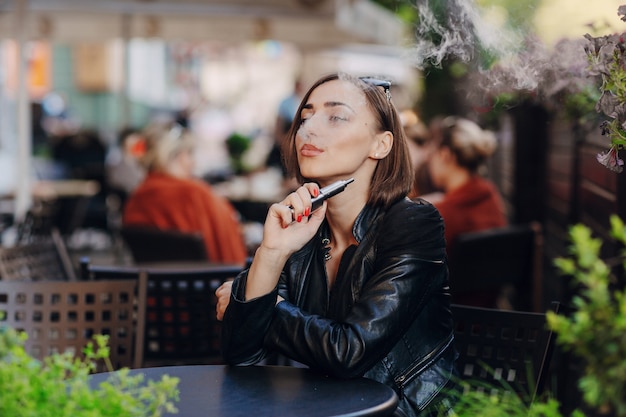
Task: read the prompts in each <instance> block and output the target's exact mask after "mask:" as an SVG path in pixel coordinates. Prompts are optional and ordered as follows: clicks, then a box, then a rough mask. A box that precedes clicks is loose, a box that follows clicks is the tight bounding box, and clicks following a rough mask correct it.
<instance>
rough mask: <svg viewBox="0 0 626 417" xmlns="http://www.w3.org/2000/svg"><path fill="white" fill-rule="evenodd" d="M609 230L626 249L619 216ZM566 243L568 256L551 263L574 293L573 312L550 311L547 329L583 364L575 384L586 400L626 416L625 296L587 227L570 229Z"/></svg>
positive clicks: (624, 234)
mask: <svg viewBox="0 0 626 417" xmlns="http://www.w3.org/2000/svg"><path fill="white" fill-rule="evenodd" d="M611 231H612V236H613V237H614V238H615V239H617V240H618V241H619V242H620V243H622V244H624V245H626V228H625V227H624V223H623V222H622V220H621V219H619V218H618V217H617V216H612V217H611ZM570 238H571V241H572V244H571V246H570V252H571V257H569V258H558V259H556V260H555V264H556V266H557V267H558V268H559V269H560V271H561V272H562V273H563V274H565V275H567V276H569V277H571V279H572V283H573V284H574V285H576V286H577V288H578V291H577V294H576V295H575V296H574V297H573V299H572V309H573V311H572V314H571V315H570V316H564V315H557V314H554V313H552V312H548V314H547V315H548V325H549V326H550V328H551V329H553V330H554V331H555V332H556V333H557V342H558V343H559V344H560V345H561V346H562V347H563V348H564V349H567V350H569V351H571V352H572V353H573V354H575V355H576V356H578V357H579V358H581V359H582V360H583V361H584V364H585V365H584V372H583V375H582V376H581V378H580V380H579V382H578V385H579V388H580V390H581V391H582V393H583V399H584V401H585V402H586V403H587V404H588V405H590V406H592V407H594V408H596V409H598V410H599V409H606V408H609V409H610V410H612V411H613V412H614V413H615V415H616V416H626V397H625V396H624V393H625V392H626V293H625V292H624V291H623V290H619V289H616V288H614V285H613V284H614V281H615V277H614V275H613V273H612V271H611V268H610V267H609V266H608V265H607V263H606V262H604V261H603V260H602V259H601V258H600V249H601V247H602V241H601V240H600V239H597V238H594V237H592V235H591V231H590V229H589V228H588V227H587V226H584V225H581V224H578V225H575V226H572V227H571V229H570ZM624 255H626V252H623V253H622V256H624ZM624 259H626V257H624ZM624 267H625V268H626V263H625V264H624Z"/></svg>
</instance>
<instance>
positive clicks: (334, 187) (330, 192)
mask: <svg viewBox="0 0 626 417" xmlns="http://www.w3.org/2000/svg"><path fill="white" fill-rule="evenodd" d="M353 181H354V178H348V179H347V180H339V181H336V182H333V183H332V184H330V185H327V186H326V187H324V188H320V194H319V195H318V196H317V197H314V198H312V199H311V213H313V212H314V211H315V210H317V209H318V208H320V207H321V206H322V203H323V202H324V201H325V200H327V199H329V198H331V197H332V196H334V195H337V194H339V193H340V192H342V191H343V190H345V189H346V187H347V185H348V184H350V183H351V182H353ZM292 211H293V208H292Z"/></svg>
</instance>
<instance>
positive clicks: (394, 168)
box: [282, 73, 413, 207]
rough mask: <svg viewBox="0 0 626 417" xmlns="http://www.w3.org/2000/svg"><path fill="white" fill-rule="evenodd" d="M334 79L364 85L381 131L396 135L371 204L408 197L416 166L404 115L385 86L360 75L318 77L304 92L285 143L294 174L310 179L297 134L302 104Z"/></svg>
mask: <svg viewBox="0 0 626 417" xmlns="http://www.w3.org/2000/svg"><path fill="white" fill-rule="evenodd" d="M333 80H344V81H350V82H351V83H353V84H354V85H356V86H358V87H359V88H361V90H362V91H363V94H364V95H365V99H366V101H367V104H368V106H370V108H371V109H372V111H373V113H374V117H375V118H376V120H377V128H378V130H379V132H385V131H389V132H391V134H392V135H393V146H392V148H391V151H390V152H389V154H388V155H387V156H386V157H385V158H383V159H381V160H379V161H378V165H377V167H376V170H375V171H374V175H373V176H372V183H371V187H370V194H369V198H368V204H370V205H372V206H383V207H388V206H389V205H391V204H392V203H394V202H395V201H397V200H399V199H400V198H403V197H405V196H406V195H407V194H408V193H409V191H410V190H411V187H412V182H413V167H412V165H411V160H410V158H409V152H408V149H407V144H406V135H405V133H404V129H403V128H402V124H401V123H400V117H399V116H398V112H397V110H396V108H395V106H394V105H393V103H392V102H391V101H390V100H389V99H388V98H387V95H386V94H385V91H384V90H383V88H381V87H377V86H375V85H373V84H369V83H367V82H365V81H363V80H361V79H359V78H357V77H354V76H351V75H347V74H344V73H333V74H329V75H326V76H324V77H322V78H320V79H319V80H317V81H316V82H315V83H314V84H313V85H312V86H311V88H309V90H308V91H307V92H306V94H305V95H304V97H303V99H302V102H301V103H300V106H299V107H298V111H297V113H296V116H295V118H294V120H293V123H292V124H291V128H290V129H289V132H288V133H287V138H286V140H285V141H284V142H283V144H282V154H283V163H284V165H285V169H286V170H287V172H288V173H289V174H290V175H291V176H295V177H296V179H297V180H298V182H300V183H303V182H306V181H310V180H309V179H307V178H304V177H303V176H302V174H301V173H300V166H299V165H298V156H297V150H296V147H295V138H296V133H297V132H298V129H299V128H300V124H301V123H302V108H303V107H304V105H305V104H306V103H307V102H308V100H309V97H310V96H311V93H312V92H313V90H315V89H316V88H317V87H319V86H320V85H322V84H324V83H327V82H329V81H333Z"/></svg>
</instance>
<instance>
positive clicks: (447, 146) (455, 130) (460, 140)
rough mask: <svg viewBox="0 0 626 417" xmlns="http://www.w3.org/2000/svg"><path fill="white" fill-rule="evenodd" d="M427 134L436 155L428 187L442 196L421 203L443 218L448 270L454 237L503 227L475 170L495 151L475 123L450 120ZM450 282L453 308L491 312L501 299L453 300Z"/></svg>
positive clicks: (498, 202) (497, 199)
mask: <svg viewBox="0 0 626 417" xmlns="http://www.w3.org/2000/svg"><path fill="white" fill-rule="evenodd" d="M432 131H433V133H434V136H433V140H434V141H435V143H436V144H437V149H436V150H435V151H434V153H433V154H432V155H431V157H430V159H429V162H428V169H429V172H430V176H431V178H432V181H433V183H434V185H435V186H436V187H440V188H441V189H442V190H443V193H442V194H441V193H440V194H430V195H425V196H422V198H423V199H425V200H427V201H430V202H431V203H433V204H434V205H435V207H437V209H438V210H439V213H440V214H441V216H442V217H443V221H444V226H445V238H446V251H447V253H448V259H449V260H450V264H454V256H455V253H454V250H455V247H454V244H455V240H456V238H457V237H458V236H459V235H460V234H462V233H466V232H476V231H481V230H486V229H491V228H495V227H501V226H505V225H506V224H507V218H506V214H505V209H504V204H503V202H502V198H501V196H500V193H499V191H498V190H497V189H496V187H495V185H494V184H493V183H492V182H490V181H489V180H487V179H486V178H484V177H483V176H482V175H481V168H483V167H484V163H485V162H486V161H487V159H488V158H489V157H490V156H491V155H492V154H493V153H494V151H495V149H496V138H495V135H494V134H493V133H492V132H490V131H486V130H483V129H481V128H480V127H479V126H478V125H477V124H476V123H474V122H472V121H470V120H467V119H463V118H456V117H447V118H445V119H442V120H441V122H440V123H439V124H438V126H437V128H436V129H433V130H432ZM434 196H437V197H434ZM450 278H451V289H452V294H453V302H455V303H459V304H465V305H473V306H478V307H495V306H496V305H497V304H498V301H497V300H499V299H502V297H501V295H502V294H501V293H500V292H499V291H497V292H485V291H480V292H470V293H462V294H455V293H454V280H455V277H454V275H453V274H452V271H451V275H450Z"/></svg>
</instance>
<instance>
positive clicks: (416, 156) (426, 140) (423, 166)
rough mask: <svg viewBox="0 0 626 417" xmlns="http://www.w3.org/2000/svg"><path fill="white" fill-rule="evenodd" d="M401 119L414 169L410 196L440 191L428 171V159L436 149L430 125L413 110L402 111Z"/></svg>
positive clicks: (415, 196)
mask: <svg viewBox="0 0 626 417" xmlns="http://www.w3.org/2000/svg"><path fill="white" fill-rule="evenodd" d="M400 121H401V122H402V127H403V129H404V133H405V134H406V137H407V139H408V140H407V146H408V149H409V154H410V156H411V164H412V165H413V170H414V180H413V188H412V190H411V192H410V193H409V197H410V198H412V199H414V198H417V197H419V196H421V195H424V194H429V193H433V192H435V191H438V189H437V188H436V187H435V185H434V184H433V182H432V180H431V178H430V173H429V171H428V159H429V158H430V156H431V155H432V153H433V151H434V150H435V149H436V146H435V145H434V142H433V141H432V140H431V133H430V131H429V129H428V127H427V126H426V124H424V123H423V122H422V121H421V120H420V118H419V117H418V115H417V113H415V112H414V111H413V110H403V111H402V112H400Z"/></svg>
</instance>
